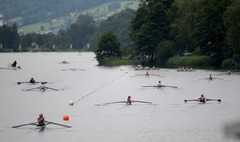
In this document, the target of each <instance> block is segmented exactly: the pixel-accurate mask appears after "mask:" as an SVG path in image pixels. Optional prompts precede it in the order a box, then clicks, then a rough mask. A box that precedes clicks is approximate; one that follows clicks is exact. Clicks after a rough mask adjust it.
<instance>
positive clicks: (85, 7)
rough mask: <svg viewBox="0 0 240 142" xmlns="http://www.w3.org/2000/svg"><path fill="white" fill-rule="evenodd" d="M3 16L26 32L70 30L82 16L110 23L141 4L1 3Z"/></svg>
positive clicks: (121, 0) (84, 0)
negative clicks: (113, 15)
mask: <svg viewBox="0 0 240 142" xmlns="http://www.w3.org/2000/svg"><path fill="white" fill-rule="evenodd" d="M0 3H1V5H0V12H2V13H3V14H4V19H5V21H7V22H8V23H10V24H11V23H17V24H18V26H19V27H20V30H22V31H24V32H39V31H48V30H57V29H63V28H66V27H68V26H69V25H70V24H72V23H73V22H74V21H75V19H76V17H77V16H78V15H79V14H90V15H91V16H93V17H94V19H96V20H101V19H106V17H107V16H110V15H112V14H114V13H116V12H119V11H120V10H122V9H124V8H125V7H129V8H133V9H136V8H137V5H138V3H139V0H97V1H95V0H94V1H89V0H41V1H39V0H19V1H8V0H0Z"/></svg>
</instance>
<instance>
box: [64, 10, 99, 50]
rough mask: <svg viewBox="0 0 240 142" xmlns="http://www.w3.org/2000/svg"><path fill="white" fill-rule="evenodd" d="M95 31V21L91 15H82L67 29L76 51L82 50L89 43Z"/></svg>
mask: <svg viewBox="0 0 240 142" xmlns="http://www.w3.org/2000/svg"><path fill="white" fill-rule="evenodd" d="M94 31H95V21H94V20H93V18H92V17H91V16H89V15H80V16H79V17H78V19H77V22H76V23H74V24H72V25H71V26H70V28H69V29H67V34H69V38H70V44H72V45H73V48H74V49H77V50H81V49H82V48H83V47H84V46H86V45H87V43H88V42H89V39H88V38H89V36H91V35H92V34H93V32H94Z"/></svg>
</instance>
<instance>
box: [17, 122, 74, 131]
mask: <svg viewBox="0 0 240 142" xmlns="http://www.w3.org/2000/svg"><path fill="white" fill-rule="evenodd" d="M49 124H53V125H58V126H62V127H66V128H71V127H72V126H69V125H64V124H59V123H55V122H52V121H44V125H38V122H32V123H26V124H21V125H16V126H12V128H19V127H23V126H28V125H33V126H36V127H37V128H41V129H44V128H45V127H46V126H47V125H49Z"/></svg>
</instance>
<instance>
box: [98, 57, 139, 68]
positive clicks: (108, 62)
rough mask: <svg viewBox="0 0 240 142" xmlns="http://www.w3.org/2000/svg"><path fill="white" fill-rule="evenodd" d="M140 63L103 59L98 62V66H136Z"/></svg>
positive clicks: (118, 59)
mask: <svg viewBox="0 0 240 142" xmlns="http://www.w3.org/2000/svg"><path fill="white" fill-rule="evenodd" d="M138 64H141V61H138V60H128V59H123V58H116V57H114V58H104V59H101V61H99V65H104V66H120V65H138Z"/></svg>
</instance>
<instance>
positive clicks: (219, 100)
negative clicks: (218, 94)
mask: <svg viewBox="0 0 240 142" xmlns="http://www.w3.org/2000/svg"><path fill="white" fill-rule="evenodd" d="M207 101H218V102H221V101H222V100H221V99H207Z"/></svg>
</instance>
